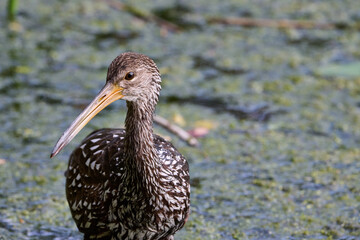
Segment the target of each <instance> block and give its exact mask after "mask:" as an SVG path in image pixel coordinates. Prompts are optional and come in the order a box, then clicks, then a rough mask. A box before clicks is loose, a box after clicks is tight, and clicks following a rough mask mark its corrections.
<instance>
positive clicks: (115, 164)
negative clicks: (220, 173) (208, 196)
mask: <svg viewBox="0 0 360 240" xmlns="http://www.w3.org/2000/svg"><path fill="white" fill-rule="evenodd" d="M124 137H125V130H124V129H101V130H97V131H95V132H93V133H91V134H90V135H89V136H87V137H86V138H85V139H84V140H83V141H82V143H81V144H80V146H79V147H77V148H76V149H75V150H74V151H73V153H72V154H71V156H70V160H69V166H68V170H67V171H66V173H65V175H66V195H67V200H68V203H69V207H70V209H71V213H72V216H73V218H74V220H75V222H76V224H77V227H78V228H79V230H80V231H81V232H83V233H84V234H85V239H86V238H87V237H90V236H91V238H93V239H110V238H111V236H112V235H114V232H117V235H118V236H119V237H118V239H170V238H168V237H171V236H172V235H173V234H174V233H175V232H176V231H177V230H178V229H180V228H182V227H183V225H184V224H185V222H186V220H187V217H188V214H189V205H190V203H189V198H190V185H189V168H188V163H187V162H186V160H185V158H184V157H183V156H182V155H181V154H180V153H179V152H178V151H177V150H176V149H175V148H174V147H173V145H172V144H171V143H170V142H168V141H166V140H164V139H163V138H161V137H159V136H157V135H154V146H155V148H156V149H157V153H158V156H159V160H160V162H161V166H162V167H161V169H160V171H159V181H160V184H161V185H162V187H163V189H164V190H165V192H164V195H166V196H164V198H166V199H169V201H168V202H174V203H175V204H173V205H171V204H170V205H169V206H165V207H164V206H161V208H162V209H166V210H167V211H163V212H162V213H159V214H160V215H156V216H155V217H154V216H152V218H149V219H152V220H150V223H149V222H147V223H140V222H139V223H135V225H136V224H139V226H138V227H137V226H134V225H131V226H130V228H132V230H131V229H130V230H129V225H128V223H129V222H128V223H127V222H125V220H126V217H129V218H130V216H119V215H121V211H117V212H116V209H114V208H119V209H121V208H131V207H132V208H135V209H130V210H129V211H130V212H133V211H148V207H149V206H148V207H147V209H142V210H141V207H140V206H131V205H130V204H127V202H128V201H125V202H124V201H122V202H120V201H117V199H120V198H119V196H122V195H124V193H123V192H122V191H123V187H122V185H123V184H124V181H125V180H124V175H126V167H124V160H123V157H122V156H124V155H123V154H122V153H123V151H124ZM167 189H168V190H167ZM125 191H126V190H125ZM129 196H130V195H129ZM145 201H150V199H145ZM176 201H177V202H176ZM119 202H120V203H119ZM140 202H141V201H140ZM140 202H139V203H140ZM117 204H118V206H117ZM121 204H123V205H121ZM124 204H125V205H127V206H124ZM137 207H139V209H136V208H137ZM145 215H146V214H145ZM140 216H141V214H140ZM114 219H115V220H114ZM119 219H121V221H123V222H121V221H120V222H117V221H116V220H119ZM132 219H133V218H132ZM133 220H134V219H133ZM128 221H131V219H128ZM138 221H139V220H137V219H135V222H138ZM151 221H153V222H151ZM159 224H160V225H161V226H159ZM140 225H141V226H140ZM144 227H145V228H148V229H152V230H154V232H152V230H150V231H148V232H147V230H146V231H145V232H144V231H142V232H139V233H137V232H136V231H138V230H136V229H142V230H144ZM154 227H155V229H154ZM161 229H166V232H162V233H161V231H162V230H161ZM125 231H127V232H125ZM156 231H159V232H160V233H159V234H157V233H156ZM121 232H122V233H124V235H121ZM122 236H127V237H122Z"/></svg>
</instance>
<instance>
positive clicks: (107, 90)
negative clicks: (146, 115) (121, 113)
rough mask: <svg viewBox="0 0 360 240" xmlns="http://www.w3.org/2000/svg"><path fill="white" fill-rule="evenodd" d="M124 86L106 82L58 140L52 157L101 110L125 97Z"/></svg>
mask: <svg viewBox="0 0 360 240" xmlns="http://www.w3.org/2000/svg"><path fill="white" fill-rule="evenodd" d="M122 91H123V88H121V87H118V86H115V85H114V84H112V83H106V85H105V86H104V87H103V89H102V90H101V91H100V92H99V93H98V95H97V96H96V97H95V99H94V100H93V101H92V102H91V103H90V104H89V105H88V106H87V107H86V108H85V109H84V111H83V112H82V113H80V115H79V116H78V117H77V118H76V119H75V121H74V122H73V123H71V125H70V127H69V128H68V129H67V130H66V131H65V132H64V133H63V135H62V136H61V137H60V139H59V140H58V141H57V143H56V145H55V147H54V149H53V150H52V152H51V155H50V157H51V158H52V157H54V156H56V155H57V154H58V153H59V152H60V151H61V149H63V148H64V147H65V146H66V145H67V144H68V143H69V142H70V141H71V140H72V139H73V138H74V137H75V136H76V134H78V132H80V130H81V129H82V128H83V127H84V126H85V125H86V124H87V123H88V122H89V121H90V120H91V119H92V118H93V117H94V116H95V115H96V114H98V113H99V112H100V111H101V110H103V109H104V108H105V107H106V106H107V105H109V104H110V103H112V102H114V101H116V100H118V99H121V98H122V97H124V96H123V95H122Z"/></svg>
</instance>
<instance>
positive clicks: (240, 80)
mask: <svg viewBox="0 0 360 240" xmlns="http://www.w3.org/2000/svg"><path fill="white" fill-rule="evenodd" d="M11 2H13V3H11ZM9 3H10V5H8V4H9ZM11 4H15V5H11ZM0 27H1V28H0V43H1V44H0V239H19V240H22V239H41V240H45V239H46V240H47V239H58V240H61V239H76V240H78V239H81V234H79V233H78V231H77V229H76V226H75V224H74V222H73V221H72V219H71V215H70V211H69V209H68V206H67V202H66V198H65V187H64V182H65V178H64V175H63V173H64V171H65V170H66V168H67V161H68V157H69V155H70V153H71V151H72V149H74V147H75V146H76V145H77V144H78V143H79V142H80V141H81V140H82V139H83V138H84V137H85V136H86V135H87V134H89V133H90V132H91V131H93V130H94V129H99V128H103V127H122V126H123V121H124V118H125V114H126V106H125V103H124V101H118V102H116V103H114V104H112V105H111V106H109V107H108V108H107V109H106V110H104V111H103V112H102V113H100V114H99V115H98V116H97V117H95V118H94V119H93V120H92V121H91V122H90V123H89V124H88V125H87V126H86V127H85V128H84V129H83V130H82V131H81V133H80V134H79V136H77V137H76V138H75V139H74V140H73V141H72V142H71V144H70V145H69V146H67V147H66V148H65V149H64V150H63V151H62V152H61V153H60V154H59V155H58V156H57V157H56V158H55V159H49V155H50V151H51V150H52V147H53V145H54V144H55V142H56V140H57V139H58V138H59V137H60V135H61V133H62V132H63V131H64V130H65V129H66V127H67V126H68V125H69V124H70V123H71V122H72V120H73V119H74V118H75V117H76V116H77V115H78V114H79V113H80V111H81V110H82V109H83V108H84V107H85V105H87V104H88V103H89V102H90V101H91V99H92V98H93V97H94V96H95V94H96V93H97V92H98V91H99V89H100V88H101V87H102V86H103V84H104V83H105V78H106V71H107V67H108V65H109V64H110V62H111V61H112V60H113V59H114V58H115V57H116V56H117V55H119V54H120V53H122V52H125V51H135V52H139V53H143V54H146V55H148V56H150V57H151V58H153V59H154V60H155V62H156V63H157V65H158V67H159V69H160V72H161V73H162V79H163V90H162V92H161V98H160V103H159V104H158V106H157V115H159V116H162V117H164V118H166V119H168V120H169V121H170V122H172V123H175V124H177V125H179V126H181V127H182V128H184V129H185V130H186V131H188V132H189V133H191V134H192V135H193V136H195V137H197V138H198V141H199V142H200V146H199V147H197V148H196V147H191V146H188V145H187V143H186V142H183V141H182V140H180V139H179V138H178V137H177V136H175V135H172V134H171V133H169V132H168V131H167V130H166V129H164V128H162V127H159V126H158V125H155V132H156V133H157V134H160V135H162V136H165V137H167V138H168V139H171V141H172V142H173V143H174V145H175V146H176V147H177V148H178V149H179V151H180V152H181V153H183V154H184V155H185V156H186V157H187V159H188V160H189V163H190V174H191V185H192V195H191V204H192V209H191V210H192V212H191V216H190V219H189V221H188V223H187V224H186V225H185V227H184V228H183V229H182V230H181V231H180V232H178V233H177V234H176V239H189V240H190V239H229V240H230V239H274V240H275V239H294V240H295V239H341V240H345V239H346V240H348V239H349V240H350V239H359V236H360V218H359V212H360V178H359V174H360V161H359V160H360V159H359V158H360V150H359V142H360V95H359V94H360V34H359V31H360V1H358V0H344V1H338V0H327V1H313V0H303V1H287V0H255V1H254V0H225V1H224V0H222V1H219V0H199V1H190V0H183V1H180V0H179V1H168V0H155V1H144V0H134V1H116V0H90V1H80V0H72V1H60V0H26V1H21V0H18V1H8V2H7V1H5V0H3V1H1V2H0Z"/></svg>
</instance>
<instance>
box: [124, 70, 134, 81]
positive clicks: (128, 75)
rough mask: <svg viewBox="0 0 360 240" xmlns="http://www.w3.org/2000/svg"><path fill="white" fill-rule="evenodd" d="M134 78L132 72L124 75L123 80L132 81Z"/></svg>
mask: <svg viewBox="0 0 360 240" xmlns="http://www.w3.org/2000/svg"><path fill="white" fill-rule="evenodd" d="M134 76H135V74H134V73H133V72H128V73H127V74H126V75H125V79H126V80H131V79H133V78H134Z"/></svg>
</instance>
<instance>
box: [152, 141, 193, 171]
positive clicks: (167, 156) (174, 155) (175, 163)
mask: <svg viewBox="0 0 360 240" xmlns="http://www.w3.org/2000/svg"><path fill="white" fill-rule="evenodd" d="M154 145H155V148H156V151H157V152H158V156H159V160H160V162H161V163H162V165H163V166H165V167H169V168H173V169H178V170H180V169H181V170H183V171H185V172H188V171H189V165H188V163H187V161H186V159H185V157H184V156H183V155H182V154H181V153H180V152H179V151H178V150H177V149H176V148H175V147H174V145H173V144H172V143H171V142H169V141H167V140H165V139H164V138H162V137H161V136H159V135H156V134H154Z"/></svg>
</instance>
